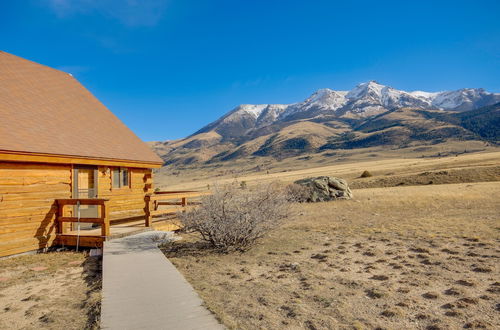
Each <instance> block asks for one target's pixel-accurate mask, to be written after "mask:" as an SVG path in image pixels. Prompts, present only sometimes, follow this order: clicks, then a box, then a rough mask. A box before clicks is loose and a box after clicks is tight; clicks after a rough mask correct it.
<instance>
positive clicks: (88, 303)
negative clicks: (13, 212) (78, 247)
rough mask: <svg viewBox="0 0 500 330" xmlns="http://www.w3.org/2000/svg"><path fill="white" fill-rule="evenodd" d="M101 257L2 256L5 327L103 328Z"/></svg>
mask: <svg viewBox="0 0 500 330" xmlns="http://www.w3.org/2000/svg"><path fill="white" fill-rule="evenodd" d="M100 291H101V261H100V258H97V257H87V256H86V255H85V254H84V253H76V252H53V253H41V254H34V255H22V256H17V257H12V258H8V259H1V260H0V329H42V328H43V329H98V328H99V314H100V301H101V296H100Z"/></svg>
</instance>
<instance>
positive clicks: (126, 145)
mask: <svg viewBox="0 0 500 330" xmlns="http://www.w3.org/2000/svg"><path fill="white" fill-rule="evenodd" d="M0 150H3V151H17V152H29V153H43V154H55V155H65V156H66V155H67V156H80V157H87V158H103V159H116V160H130V161H139V162H155V163H161V162H162V160H161V159H160V158H159V157H158V156H157V155H155V154H154V153H153V152H152V151H151V149H149V147H148V146H147V145H146V144H145V143H144V142H142V141H141V140H140V139H139V138H138V137H137V136H136V135H135V134H134V133H133V132H132V131H131V130H130V129H129V128H128V127H127V126H125V124H123V123H122V122H121V121H120V120H119V119H118V118H117V117H116V116H115V115H114V114H113V113H111V111H109V110H108V109H107V108H106V107H105V106H104V105H103V104H102V103H101V102H99V100H98V99H96V98H95V97H94V96H93V95H92V94H91V93H90V92H89V91H88V90H87V89H86V88H85V87H83V86H82V85H81V84H80V83H79V82H78V81H77V80H76V79H75V78H73V77H72V76H71V75H70V74H68V73H65V72H62V71H59V70H55V69H52V68H49V67H47V66H44V65H41V64H38V63H34V62H31V61H28V60H25V59H23V58H20V57H17V56H15V55H11V54H8V53H5V52H2V51H0Z"/></svg>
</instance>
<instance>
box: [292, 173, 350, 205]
mask: <svg viewBox="0 0 500 330" xmlns="http://www.w3.org/2000/svg"><path fill="white" fill-rule="evenodd" d="M294 183H295V184H297V185H300V186H303V187H305V188H306V189H305V191H306V196H307V197H306V198H305V200H306V201H307V202H313V203H314V202H325V201H331V200H335V199H351V198H352V192H351V189H349V186H348V185H347V182H346V181H345V180H344V179H341V178H336V177H332V176H319V177H316V178H307V179H302V180H298V181H295V182H294Z"/></svg>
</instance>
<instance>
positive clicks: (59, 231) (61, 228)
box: [56, 202, 64, 234]
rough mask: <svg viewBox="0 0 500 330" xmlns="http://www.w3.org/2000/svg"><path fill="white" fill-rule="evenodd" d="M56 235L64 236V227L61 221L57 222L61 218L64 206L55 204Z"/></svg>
mask: <svg viewBox="0 0 500 330" xmlns="http://www.w3.org/2000/svg"><path fill="white" fill-rule="evenodd" d="M56 204H57V215H56V222H57V234H64V225H63V223H62V221H59V220H60V219H61V218H62V217H63V210H64V204H62V203H59V202H57V203H56Z"/></svg>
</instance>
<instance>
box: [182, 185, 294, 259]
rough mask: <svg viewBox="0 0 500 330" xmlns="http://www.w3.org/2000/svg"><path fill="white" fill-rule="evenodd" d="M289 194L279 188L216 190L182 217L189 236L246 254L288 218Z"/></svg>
mask: <svg viewBox="0 0 500 330" xmlns="http://www.w3.org/2000/svg"><path fill="white" fill-rule="evenodd" d="M289 209H290V208H289V202H288V195H287V193H286V190H285V189H283V187H282V186H281V185H279V184H274V183H272V184H269V185H263V186H257V187H253V188H252V189H240V188H239V187H238V186H237V185H234V184H233V185H225V186H215V187H214V189H213V194H212V195H209V196H204V197H203V198H202V200H201V205H200V206H199V207H197V208H195V209H192V210H191V211H188V212H185V213H180V214H179V219H180V221H181V223H182V225H183V227H184V230H186V231H188V232H197V233H199V234H200V235H201V237H202V238H203V240H205V241H207V242H209V243H210V244H211V245H212V246H213V247H214V248H217V249H221V250H228V249H235V250H246V249H247V248H248V247H249V246H251V245H252V244H253V243H254V242H255V241H256V240H257V239H259V238H261V237H262V236H264V235H265V234H266V233H267V232H268V231H269V230H271V229H273V228H274V227H276V226H277V225H278V224H279V222H280V221H281V220H283V219H284V218H286V217H287V216H288V215H289Z"/></svg>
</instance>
